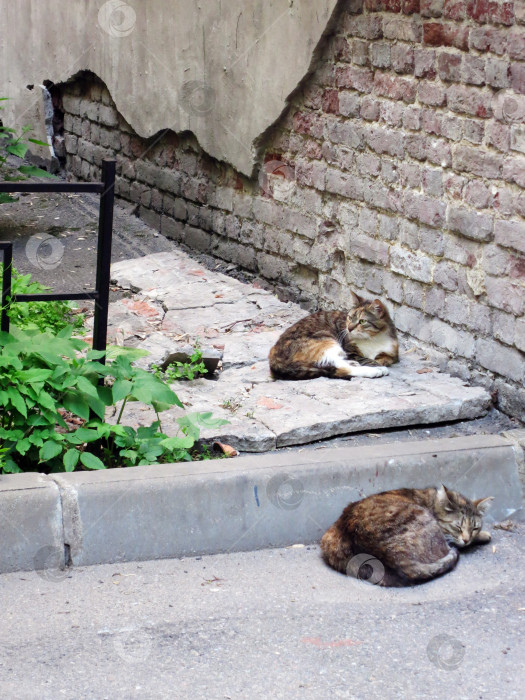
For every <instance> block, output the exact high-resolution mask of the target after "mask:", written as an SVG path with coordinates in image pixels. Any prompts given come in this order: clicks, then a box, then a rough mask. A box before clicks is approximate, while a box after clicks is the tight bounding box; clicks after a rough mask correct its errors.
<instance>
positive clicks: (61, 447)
mask: <svg viewBox="0 0 525 700" xmlns="http://www.w3.org/2000/svg"><path fill="white" fill-rule="evenodd" d="M103 354H104V353H101V352H99V351H94V350H86V344H85V343H84V341H82V340H80V339H78V338H73V337H72V328H71V327H68V328H65V329H63V330H62V331H60V332H59V333H58V334H57V335H56V336H53V335H51V334H49V333H40V332H39V331H38V330H36V329H28V330H20V329H14V330H13V332H12V333H0V408H1V414H0V449H2V450H4V453H3V456H2V460H0V466H1V469H2V472H3V473H16V472H21V471H34V470H35V468H38V469H39V470H41V471H45V472H59V471H74V470H75V469H77V468H79V469H106V468H108V467H116V466H119V467H120V466H135V465H142V464H153V463H156V462H171V461H182V460H187V461H190V460H192V458H193V456H192V450H193V449H194V447H195V444H196V442H197V441H198V439H199V435H200V429H201V428H202V427H204V428H211V427H217V426H220V425H223V424H225V423H227V421H223V420H221V419H214V418H213V417H212V415H211V413H193V414H185V415H182V416H180V417H179V418H178V419H177V424H178V428H179V429H178V434H177V435H175V436H168V435H166V434H164V433H163V432H162V427H161V421H160V413H161V412H162V411H165V410H166V409H168V408H170V407H171V406H178V407H179V408H183V405H182V403H181V402H180V400H179V398H178V397H177V395H176V394H175V393H174V392H173V391H172V390H171V389H170V387H169V386H168V385H167V384H166V383H165V382H164V381H163V380H161V379H159V378H158V377H155V376H154V375H153V374H151V373H150V372H147V371H145V370H142V369H139V368H137V367H134V366H133V365H132V357H133V356H132V355H131V356H130V355H129V354H127V353H126V351H125V349H124V348H121V349H119V350H115V349H114V350H113V351H112V353H108V355H109V357H108V358H107V360H108V364H107V365H102V364H101V363H100V362H99V361H98V360H100V359H101V358H102V356H103ZM130 401H141V402H143V403H146V404H148V405H149V406H151V407H152V408H153V409H154V411H155V413H156V415H157V420H156V421H155V422H154V423H152V425H151V426H149V427H144V428H138V429H134V428H132V427H130V426H125V425H122V418H123V414H124V411H125V408H126V405H127V404H128V402H130ZM108 406H118V407H119V413H118V418H117V422H116V424H115V425H109V424H107V423H106V422H105V412H106V408H107V407H108ZM72 419H74V420H72ZM68 421H69V422H68ZM72 424H73V426H72ZM79 424H80V427H78V425H79ZM5 450H7V451H5Z"/></svg>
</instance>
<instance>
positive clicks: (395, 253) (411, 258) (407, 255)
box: [390, 246, 432, 284]
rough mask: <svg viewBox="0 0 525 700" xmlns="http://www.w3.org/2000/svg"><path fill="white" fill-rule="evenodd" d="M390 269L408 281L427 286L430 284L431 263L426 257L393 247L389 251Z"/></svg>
mask: <svg viewBox="0 0 525 700" xmlns="http://www.w3.org/2000/svg"><path fill="white" fill-rule="evenodd" d="M390 269H391V270H392V272H397V273H398V274H400V275H403V276H405V277H410V279H414V280H418V281H419V282H425V283H427V284H429V283H430V282H432V261H431V259H430V258H428V257H427V256H426V255H422V254H418V253H413V252H411V251H409V250H405V249H404V248H400V247H397V246H393V247H392V248H391V250H390Z"/></svg>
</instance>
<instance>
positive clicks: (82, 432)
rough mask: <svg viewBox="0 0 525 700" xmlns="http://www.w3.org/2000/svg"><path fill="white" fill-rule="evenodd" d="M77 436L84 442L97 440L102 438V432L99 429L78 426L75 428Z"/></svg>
mask: <svg viewBox="0 0 525 700" xmlns="http://www.w3.org/2000/svg"><path fill="white" fill-rule="evenodd" d="M74 434H75V437H76V438H78V439H79V440H82V442H95V441H96V440H99V439H100V433H99V432H98V430H92V429H89V428H77V430H75V433H74Z"/></svg>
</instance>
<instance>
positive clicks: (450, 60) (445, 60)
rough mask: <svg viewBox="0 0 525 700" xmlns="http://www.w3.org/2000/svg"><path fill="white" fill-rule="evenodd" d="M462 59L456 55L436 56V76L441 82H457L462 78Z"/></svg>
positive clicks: (443, 54)
mask: <svg viewBox="0 0 525 700" xmlns="http://www.w3.org/2000/svg"><path fill="white" fill-rule="evenodd" d="M462 63H463V57H462V56H460V55H459V54H456V53H441V54H439V56H438V62H437V65H438V74H439V77H440V78H441V80H449V81H456V82H457V81H459V80H461V78H462V71H461V66H462Z"/></svg>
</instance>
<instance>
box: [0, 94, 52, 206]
mask: <svg viewBox="0 0 525 700" xmlns="http://www.w3.org/2000/svg"><path fill="white" fill-rule="evenodd" d="M8 99H9V98H8V97H0V102H5V101H6V100H8ZM1 109H3V107H2V106H0V110H1ZM31 131H33V127H32V126H24V127H22V130H21V131H20V132H18V131H17V130H16V129H13V128H11V127H7V126H3V124H2V123H1V122H0V179H2V180H5V181H8V182H20V181H21V180H28V179H29V178H30V177H35V176H37V177H54V175H51V173H48V172H47V170H42V168H37V167H35V166H34V165H18V166H16V167H12V166H11V165H10V163H9V162H8V160H9V157H10V156H15V157H17V158H20V159H22V160H23V159H24V158H25V157H26V155H27V151H28V150H29V144H30V143H34V144H35V145H37V146H48V145H49V144H47V143H45V142H44V141H38V140H37V139H31V138H29V137H28V136H27V134H28V133H30V132H31ZM17 200H18V197H13V196H12V195H10V194H7V192H0V204H7V203H9V202H16V201H17Z"/></svg>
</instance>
